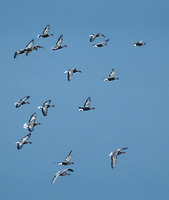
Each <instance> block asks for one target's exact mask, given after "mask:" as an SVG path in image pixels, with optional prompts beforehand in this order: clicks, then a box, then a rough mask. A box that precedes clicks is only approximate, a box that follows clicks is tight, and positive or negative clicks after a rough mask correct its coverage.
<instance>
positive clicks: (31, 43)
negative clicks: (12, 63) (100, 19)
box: [26, 39, 34, 49]
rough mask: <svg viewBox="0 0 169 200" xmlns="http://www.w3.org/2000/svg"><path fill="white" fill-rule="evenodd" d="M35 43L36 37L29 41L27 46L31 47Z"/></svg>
mask: <svg viewBox="0 0 169 200" xmlns="http://www.w3.org/2000/svg"><path fill="white" fill-rule="evenodd" d="M33 44H34V39H33V40H31V41H30V42H29V44H28V45H27V46H26V49H29V48H31V47H32V46H33Z"/></svg>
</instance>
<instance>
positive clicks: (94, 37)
mask: <svg viewBox="0 0 169 200" xmlns="http://www.w3.org/2000/svg"><path fill="white" fill-rule="evenodd" d="M89 36H90V42H93V41H94V40H95V39H96V38H97V37H100V36H103V37H105V36H104V35H103V34H100V33H95V34H91V35H89Z"/></svg>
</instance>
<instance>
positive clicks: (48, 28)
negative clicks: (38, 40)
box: [43, 25, 50, 35]
mask: <svg viewBox="0 0 169 200" xmlns="http://www.w3.org/2000/svg"><path fill="white" fill-rule="evenodd" d="M49 30H50V26H49V25H47V26H46V27H45V29H44V31H43V35H46V34H48V32H49Z"/></svg>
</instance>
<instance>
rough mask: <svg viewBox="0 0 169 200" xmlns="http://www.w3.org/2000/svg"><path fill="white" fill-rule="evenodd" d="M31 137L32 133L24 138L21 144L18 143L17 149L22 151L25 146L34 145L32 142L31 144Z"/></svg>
mask: <svg viewBox="0 0 169 200" xmlns="http://www.w3.org/2000/svg"><path fill="white" fill-rule="evenodd" d="M30 137H31V133H29V134H28V135H26V136H25V137H24V138H22V139H21V140H20V141H19V142H16V144H17V149H21V148H22V147H23V145H24V144H32V142H29V141H28V139H29V138H30Z"/></svg>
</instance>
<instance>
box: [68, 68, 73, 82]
mask: <svg viewBox="0 0 169 200" xmlns="http://www.w3.org/2000/svg"><path fill="white" fill-rule="evenodd" d="M72 75H73V69H70V70H69V71H68V74H67V79H68V81H70V80H71V78H72Z"/></svg>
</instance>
